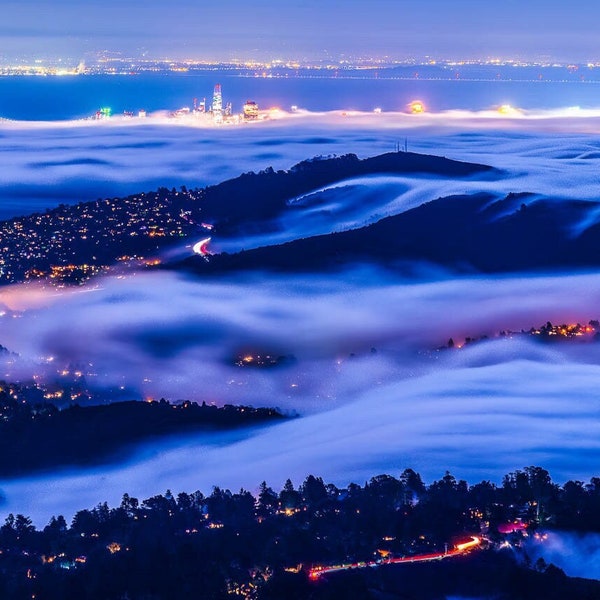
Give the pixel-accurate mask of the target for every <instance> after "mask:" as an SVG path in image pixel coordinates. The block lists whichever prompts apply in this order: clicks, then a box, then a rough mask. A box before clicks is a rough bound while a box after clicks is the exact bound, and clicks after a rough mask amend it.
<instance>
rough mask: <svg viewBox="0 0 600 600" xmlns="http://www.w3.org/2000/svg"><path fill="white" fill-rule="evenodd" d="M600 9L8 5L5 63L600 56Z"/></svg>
mask: <svg viewBox="0 0 600 600" xmlns="http://www.w3.org/2000/svg"><path fill="white" fill-rule="evenodd" d="M599 17H600V5H598V4H597V3H595V2H592V0H583V1H582V2H579V3H577V5H576V7H574V8H571V7H569V6H567V5H565V3H563V2H558V1H557V0H545V1H543V0H528V1H527V3H524V2H519V1H518V0H497V1H496V2H494V3H491V2H482V1H480V0H455V1H454V2H448V1H447V0H421V2H409V1H407V0H370V1H368V2H367V1H366V0H345V2H344V3H339V2H329V1H328V0H321V1H317V0H287V1H286V2H274V1H272V0H254V1H249V0H222V1H221V2H219V3H200V2H197V1H195V0H172V1H171V2H169V3H165V2H157V1H154V0H145V1H142V0H103V2H90V3H85V4H84V3H82V2H80V1H79V0H56V1H55V2H53V3H48V2H46V1H44V0H21V1H16V0H8V1H6V2H5V3H4V7H3V12H2V21H1V23H0V58H2V59H4V60H6V59H14V58H18V57H23V56H28V57H38V58H49V57H53V58H55V57H59V56H61V57H65V58H77V57H81V58H83V57H84V56H85V55H86V54H88V53H92V52H99V51H102V50H109V51H115V52H122V53H124V54H127V55H130V56H141V55H145V56H147V57H149V58H159V57H162V56H169V57H172V58H177V59H181V58H193V59H198V60H213V61H219V60H222V61H224V60H231V59H235V58H237V59H249V60H250V59H256V60H272V59H277V58H281V59H295V60H303V59H306V60H321V59H328V58H329V59H339V58H340V57H343V56H347V57H351V58H357V57H361V56H365V57H366V56H368V57H373V58H381V57H389V58H391V59H404V58H409V57H415V58H421V57H425V56H431V57H432V58H437V59H440V58H447V59H471V58H485V57H491V56H495V57H498V58H519V59H523V60H535V59H539V58H541V57H546V58H548V59H553V60H559V61H573V62H576V61H581V62H585V61H589V60H597V59H600V42H599V41H598V39H597V34H596V31H595V23H596V22H597V20H598V18H599Z"/></svg>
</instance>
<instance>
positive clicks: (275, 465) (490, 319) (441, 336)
mask: <svg viewBox="0 0 600 600" xmlns="http://www.w3.org/2000/svg"><path fill="white" fill-rule="evenodd" d="M1 293H2V292H0V301H2V298H1ZM599 300H600V275H595V274H590V275H579V276H555V277H518V278H512V277H503V278H463V279H458V280H450V279H447V280H435V281H425V280H422V281H416V280H414V279H413V280H405V279H401V278H399V277H392V276H390V275H389V274H385V273H382V272H377V271H373V270H369V269H362V270H352V271H347V272H345V273H342V274H339V275H338V276H336V277H314V278H309V279H305V278H294V277H269V278H267V277H266V276H262V277H259V276H258V275H256V276H251V277H250V276H249V277H247V278H246V279H244V280H237V281H234V280H219V281H198V280H192V279H186V278H181V277H176V276H173V275H165V274H159V275H144V276H140V275H138V276H136V277H133V278H131V279H125V280H119V279H110V278H108V279H105V280H101V281H100V283H99V287H98V288H97V289H95V290H94V291H90V292H81V291H79V290H73V291H69V292H65V293H63V295H62V296H60V297H59V299H57V296H56V295H54V294H52V295H49V297H48V302H47V304H46V305H45V306H40V305H39V304H38V306H37V308H31V309H29V310H26V311H25V312H23V313H22V316H21V317H20V318H8V319H7V318H6V317H5V318H4V319H3V320H2V332H3V338H4V339H3V340H2V343H3V344H4V345H6V346H9V347H13V348H14V349H15V350H18V351H19V352H21V353H22V354H23V356H24V358H32V357H35V356H37V355H41V356H47V355H48V354H52V355H54V356H56V357H57V359H56V362H59V363H60V361H67V360H73V361H81V362H87V361H92V362H93V363H94V368H95V370H96V371H98V372H104V371H107V372H109V373H111V374H112V377H114V379H115V380H116V381H119V382H122V383H125V384H127V385H131V386H133V387H137V388H138V389H140V390H141V391H142V393H143V394H144V395H146V394H151V395H154V396H160V395H165V396H167V397H175V398H181V397H188V398H192V399H197V400H202V399H206V400H209V401H211V400H214V401H217V402H227V401H231V402H252V403H253V404H257V405H274V404H276V405H279V406H282V407H283V408H287V409H293V410H297V411H298V412H299V413H300V414H301V415H303V416H302V417H301V418H299V419H295V420H293V421H291V422H287V423H284V424H280V425H276V426H272V427H269V428H267V429H261V430H256V431H253V432H245V433H242V434H238V435H236V436H233V437H232V436H230V435H224V436H206V435H205V434H199V435H196V436H186V437H185V438H182V439H178V440H177V439H171V440H169V441H168V442H164V443H163V442H161V443H153V444H151V445H150V446H148V447H147V449H146V451H145V454H142V455H138V456H137V458H136V459H135V460H133V462H131V463H129V464H124V465H121V466H119V467H103V468H99V469H96V470H94V471H92V472H89V471H83V472H79V473H75V474H72V473H71V474H69V473H64V474H57V475H55V476H53V477H51V478H50V479H48V478H34V479H28V480H20V481H14V482H0V488H1V489H3V490H4V491H5V493H6V496H7V504H6V505H5V507H4V508H3V510H5V511H6V512H9V511H10V510H13V511H20V512H26V513H28V514H31V515H32V516H34V517H35V518H36V519H38V520H39V521H40V522H43V521H44V520H47V519H48V518H49V516H50V515H51V514H52V513H56V512H67V513H68V512H69V510H75V509H76V508H81V507H82V506H89V505H93V504H94V503H96V502H97V501H99V500H101V499H104V498H106V499H107V500H109V501H111V502H112V503H115V502H118V500H119V498H120V495H121V494H122V493H123V492H124V491H125V490H127V491H129V492H130V493H133V494H136V495H139V496H147V495H150V494H153V493H157V492H160V491H163V490H164V488H166V487H170V488H173V489H192V488H193V489H195V488H200V489H203V490H205V491H209V490H210V487H211V486H212V485H215V484H216V485H223V486H227V487H232V488H234V489H237V488H238V487H239V486H241V485H243V486H246V487H248V488H250V489H255V488H256V485H257V484H258V483H259V482H260V481H262V480H263V479H265V478H266V479H267V480H268V481H269V482H270V483H271V484H272V485H280V484H281V483H282V482H283V480H284V479H285V478H286V477H288V476H291V477H292V478H293V479H294V481H296V482H298V483H299V482H300V481H301V480H302V479H303V478H304V477H305V476H306V475H307V474H308V473H317V474H319V475H322V476H323V477H325V478H326V479H328V480H331V481H334V482H336V483H338V484H340V485H343V484H345V483H347V482H348V481H349V480H352V479H355V480H359V481H361V480H363V479H365V478H368V477H370V476H372V475H373V474H374V473H377V472H392V473H397V472H399V471H401V470H402V469H403V468H405V467H407V466H411V467H413V468H415V469H418V470H419V471H421V472H422V473H423V475H424V476H425V477H426V478H427V479H429V480H431V479H432V478H435V477H439V476H440V475H442V474H443V472H444V471H445V470H446V469H450V470H452V471H453V472H454V473H456V475H457V476H460V477H466V478H468V479H469V480H470V481H475V480H478V479H480V478H496V479H498V480H499V479H500V477H501V476H502V475H503V474H504V473H505V472H509V471H511V470H514V469H515V468H518V467H520V466H524V465H527V464H540V465H542V466H544V467H545V468H548V469H549V470H550V471H551V473H552V475H553V476H554V477H555V478H556V479H557V480H559V481H560V480H563V479H566V478H571V477H577V478H587V477H590V476H592V475H596V474H597V473H596V472H595V465H597V464H600V462H599V459H600V441H599V440H600V420H599V419H598V406H597V398H596V389H597V381H598V379H599V378H600V348H599V347H598V346H597V345H596V344H594V343H588V344H583V345H578V344H577V343H572V344H554V345H540V344H535V343H532V342H527V341H525V340H523V339H521V338H515V339H512V340H503V339H496V340H492V341H489V342H487V343H480V344H478V345H475V346H473V347H470V348H467V349H464V350H460V351H459V350H457V351H454V352H442V353H433V354H429V353H426V354H420V353H419V350H423V349H430V348H435V347H436V346H438V345H441V344H443V343H445V342H446V341H447V339H448V337H450V336H453V337H454V338H455V339H456V340H459V339H461V337H462V336H467V335H468V336H473V335H479V334H483V333H488V334H493V333H494V332H497V331H498V330H500V329H513V330H519V329H521V328H529V326H531V325H537V324H540V323H543V322H545V321H546V320H548V319H549V320H552V321H555V322H564V321H571V320H579V321H585V320H587V319H588V318H594V317H596V316H597V310H598V306H600V302H599ZM38 302H39V299H38ZM182 332H184V333H185V335H182ZM246 347H252V348H258V349H261V350H262V349H263V348H266V349H267V350H270V349H271V348H277V350H278V351H280V352H284V353H293V354H294V355H295V356H296V357H297V358H298V362H297V363H296V364H295V365H293V366H290V367H288V368H282V369H280V370H264V371H263V370H252V369H241V368H239V367H235V366H233V365H232V364H231V359H230V356H231V355H232V354H233V353H234V352H236V351H237V349H239V348H246ZM371 347H375V348H377V353H376V354H372V353H371V351H370V349H371ZM352 352H353V353H355V354H356V356H355V357H354V358H350V357H349V354H350V353H352ZM144 379H148V380H149V381H143V380H144ZM432 415H435V418H433V417H432ZM99 494H100V495H101V498H100V497H99Z"/></svg>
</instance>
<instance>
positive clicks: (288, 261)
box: [179, 193, 600, 273]
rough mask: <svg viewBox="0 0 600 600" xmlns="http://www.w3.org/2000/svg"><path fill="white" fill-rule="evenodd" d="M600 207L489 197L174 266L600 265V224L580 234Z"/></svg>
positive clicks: (486, 268) (201, 269)
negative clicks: (360, 264) (413, 263)
mask: <svg viewBox="0 0 600 600" xmlns="http://www.w3.org/2000/svg"><path fill="white" fill-rule="evenodd" d="M599 209H600V203H596V202H584V201H573V200H569V201H566V200H565V201H557V200H546V199H540V198H538V197H536V196H533V195H529V194H509V195H508V196H506V197H505V198H503V199H497V198H496V197H495V196H492V195H491V194H487V193H480V194H473V195H468V196H451V197H446V198H439V199H437V200H434V201H431V202H428V203H425V204H423V205H421V206H419V207H417V208H414V209H412V210H409V211H407V212H405V213H402V214H399V215H395V216H391V217H388V218H385V219H382V220H381V221H378V222H377V223H374V224H372V225H369V226H366V227H363V228H360V229H354V230H351V231H345V232H340V233H332V234H328V235H321V236H315V237H311V238H305V239H301V240H295V241H293V242H289V243H286V244H282V245H279V246H269V247H262V248H257V249H254V250H248V251H245V252H240V253H238V254H233V255H229V254H220V255H216V256H213V257H211V258H210V260H209V261H208V262H207V261H205V260H202V259H198V258H196V257H192V258H190V259H188V260H186V261H184V262H183V263H181V264H180V265H179V266H180V267H181V268H183V269H187V270H190V271H194V272H198V273H218V272H225V271H232V270H247V269H266V270H276V271H292V272H294V271H313V270H327V269H333V268H337V267H340V266H344V265H348V264H353V263H369V264H378V265H383V266H388V267H393V266H394V265H398V264H402V263H405V262H407V261H411V262H423V263H433V264H436V265H439V266H442V267H446V268H449V269H452V270H457V271H460V272H484V273H496V272H509V271H532V270H550V269H562V268H565V269H566V268H587V267H597V266H600V223H596V224H592V225H590V226H589V227H588V228H586V229H585V230H584V231H583V232H582V233H578V228H579V226H580V223H583V222H586V221H590V222H592V223H593V215H594V214H595V213H597V211H598V210H599Z"/></svg>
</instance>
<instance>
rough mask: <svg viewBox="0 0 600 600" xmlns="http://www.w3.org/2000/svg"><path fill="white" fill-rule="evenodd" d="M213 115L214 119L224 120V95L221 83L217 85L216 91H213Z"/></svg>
mask: <svg viewBox="0 0 600 600" xmlns="http://www.w3.org/2000/svg"><path fill="white" fill-rule="evenodd" d="M211 108H212V115H213V119H214V120H215V121H217V122H221V121H222V120H223V96H222V95H221V84H220V83H217V85H215V91H214V92H213V101H212V107H211Z"/></svg>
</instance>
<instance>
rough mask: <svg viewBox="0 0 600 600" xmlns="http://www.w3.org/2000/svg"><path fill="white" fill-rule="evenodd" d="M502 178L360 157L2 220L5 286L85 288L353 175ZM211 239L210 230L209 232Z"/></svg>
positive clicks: (449, 166) (412, 159) (0, 273)
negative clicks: (117, 269) (44, 281)
mask: <svg viewBox="0 0 600 600" xmlns="http://www.w3.org/2000/svg"><path fill="white" fill-rule="evenodd" d="M486 172H489V173H494V172H496V171H495V169H492V168H491V167H487V166H483V165H475V164H468V163H462V162H457V161H453V160H449V159H446V158H440V157H437V156H427V155H420V154H412V153H408V152H406V153H402V152H399V153H398V152H396V153H390V154H383V155H381V156H376V157H373V158H368V159H364V160H360V159H358V158H357V157H356V155H354V154H348V155H345V156H341V157H337V158H327V159H313V160H308V161H304V162H302V163H300V164H298V165H296V166H295V167H292V168H291V169H290V170H289V171H277V172H275V171H274V170H273V169H267V170H265V171H261V172H260V173H246V174H244V175H241V176H239V177H237V178H235V179H232V180H229V181H225V182H223V183H221V184H219V185H214V186H210V187H207V188H205V189H193V190H192V189H187V188H186V187H185V186H183V187H182V188H181V189H180V190H176V189H172V190H168V189H166V188H159V189H158V190H157V191H155V192H148V193H139V194H134V195H131V196H127V197H125V198H112V199H105V200H97V201H95V202H82V203H80V204H77V205H72V206H67V205H61V206H59V207H57V208H54V209H51V210H47V211H46V212H44V213H36V214H32V215H29V216H25V217H18V218H14V219H10V220H7V221H2V222H0V248H2V249H3V250H2V254H1V256H0V284H2V283H13V282H18V281H23V280H32V279H40V278H49V279H50V280H51V281H54V282H56V283H65V282H66V283H78V282H81V281H83V280H85V279H88V278H89V277H92V276H94V275H98V274H100V273H104V272H106V271H107V270H108V269H109V268H110V267H112V266H114V265H115V263H116V264H118V265H121V266H127V265H132V266H141V265H144V264H155V263H156V262H157V259H156V256H157V255H158V254H160V252H161V251H162V250H164V249H166V248H170V247H173V246H177V247H181V246H182V243H188V244H189V243H191V242H196V241H198V236H199V235H200V234H201V233H202V232H203V230H202V226H201V225H202V223H210V224H212V225H215V229H216V230H217V231H218V232H219V233H220V235H229V234H235V233H236V232H237V231H238V229H239V228H241V227H246V226H249V225H251V224H253V223H256V222H258V223H260V224H262V223H264V221H268V220H270V219H273V218H275V217H277V216H278V215H280V214H281V213H282V212H283V211H285V210H286V209H287V208H288V207H287V204H286V202H287V200H290V199H293V198H294V197H296V196H298V195H301V194H305V193H308V192H311V191H313V190H315V189H316V188H318V187H321V186H323V185H326V184H330V183H335V182H336V181H339V180H341V179H344V178H346V177H354V176H358V175H369V174H375V173H392V174H393V173H429V174H439V175H451V176H454V177H466V176H469V175H473V174H475V173H486ZM204 233H206V232H205V230H204Z"/></svg>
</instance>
